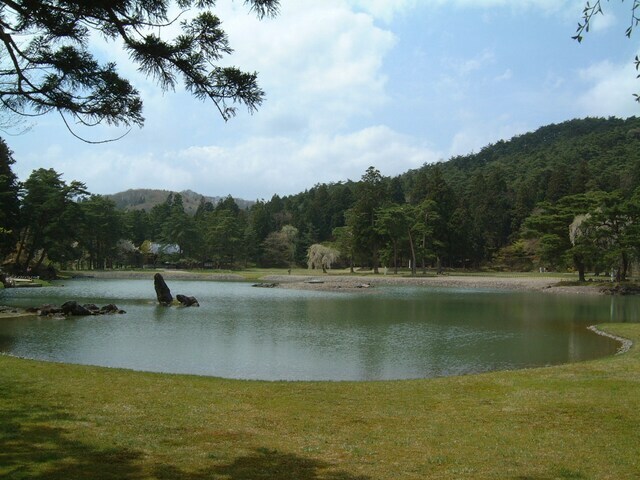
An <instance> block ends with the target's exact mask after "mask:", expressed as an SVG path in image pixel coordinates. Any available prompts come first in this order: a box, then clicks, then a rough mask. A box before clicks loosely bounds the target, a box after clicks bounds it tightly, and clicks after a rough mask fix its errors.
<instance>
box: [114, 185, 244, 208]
mask: <svg viewBox="0 0 640 480" xmlns="http://www.w3.org/2000/svg"><path fill="white" fill-rule="evenodd" d="M176 193H178V194H180V195H181V196H182V201H183V203H184V209H185V211H186V212H187V213H190V214H193V213H195V211H196V210H197V208H198V205H199V204H200V201H201V199H202V198H204V200H205V201H206V202H211V203H213V204H214V205H215V204H217V203H218V202H220V201H221V200H223V199H224V197H209V196H206V195H202V194H199V193H197V192H194V191H192V190H183V191H181V192H172V191H170V190H159V189H149V188H136V189H130V190H126V191H124V192H118V193H114V194H112V195H105V196H106V197H107V198H110V199H111V200H113V201H114V202H115V204H116V207H117V208H118V209H120V210H147V211H149V210H151V209H152V208H153V207H154V206H155V205H158V204H160V203H162V202H164V201H165V200H166V199H167V197H168V196H169V194H174V195H175V194H176ZM234 200H235V202H236V204H237V205H238V207H240V209H242V210H244V209H246V208H249V207H251V205H253V203H255V202H252V201H249V200H243V199H241V198H234Z"/></svg>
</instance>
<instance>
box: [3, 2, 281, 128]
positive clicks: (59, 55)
mask: <svg viewBox="0 0 640 480" xmlns="http://www.w3.org/2000/svg"><path fill="white" fill-rule="evenodd" d="M244 3H245V5H247V6H249V9H250V10H251V11H253V12H254V13H255V14H256V15H257V16H258V17H259V18H264V17H266V16H274V15H276V14H277V13H278V8H279V0H246V1H245V2H244ZM173 5H175V6H177V7H178V8H179V9H180V12H179V13H178V14H177V15H176V16H175V17H174V18H169V14H168V12H169V11H170V7H172V6H173ZM214 6H215V0H154V1H143V0H97V1H93V2H86V1H85V0H43V1H35V0H0V100H1V101H2V104H3V105H5V106H7V107H8V108H9V109H10V110H11V111H13V112H16V113H18V114H20V115H25V116H32V115H40V114H44V113H47V112H49V111H51V110H57V111H58V112H59V113H60V114H61V116H62V118H63V119H65V124H66V125H67V126H69V124H68V122H67V120H66V119H67V117H68V118H69V119H73V121H74V122H76V123H78V124H81V125H85V126H91V125H96V124H99V123H106V124H109V125H115V126H120V125H124V126H132V125H138V126H142V125H143V123H144V118H143V116H142V100H141V98H140V95H139V92H138V91H137V90H136V89H135V88H134V87H133V86H132V85H131V83H130V82H129V81H128V80H127V79H125V78H122V77H121V76H120V75H119V74H118V73H117V69H116V65H115V64H114V63H107V64H104V65H101V64H100V63H99V62H98V61H97V60H96V59H95V58H94V56H93V54H92V53H91V52H90V51H89V49H88V42H89V33H90V32H91V31H95V32H99V33H101V34H102V36H103V37H104V38H105V39H106V40H116V39H120V40H122V41H123V43H124V45H125V49H126V50H127V51H128V52H129V54H130V56H131V59H132V60H133V61H134V63H136V64H137V65H138V67H139V68H140V70H141V71H142V72H143V73H144V74H146V75H148V76H150V77H152V78H153V79H154V80H155V81H156V83H157V84H158V86H159V87H160V88H161V89H162V90H164V91H166V90H173V89H175V87H176V86H177V84H178V81H179V79H180V80H181V82H182V83H183V84H184V86H185V88H186V89H187V91H189V92H190V93H191V94H192V95H194V96H195V97H196V98H199V99H202V100H207V101H212V102H213V104H214V105H215V107H216V109H217V110H218V112H219V113H220V115H221V116H222V118H223V119H224V120H225V121H226V120H228V119H229V118H230V117H232V116H233V115H235V113H236V107H235V105H234V104H243V105H245V106H246V107H247V109H248V111H249V112H250V113H253V112H254V111H255V110H256V109H257V107H258V106H259V105H261V103H262V101H263V100H264V92H263V91H262V90H261V89H260V88H259V86H258V83H257V74H256V73H245V72H242V71H240V70H239V69H237V68H222V67H220V66H218V64H217V63H218V62H219V61H220V60H221V59H222V58H224V56H226V55H230V54H231V53H232V51H233V50H232V49H231V47H230V46H229V42H228V38H227V36H226V33H225V32H224V30H223V29H222V24H221V22H220V20H219V19H218V17H216V16H215V15H214V14H213V12H211V11H210V10H211V9H212V8H213V7H214ZM189 10H191V11H194V13H196V14H195V15H194V17H193V18H192V19H191V20H184V19H183V20H181V21H180V28H181V33H180V34H179V35H177V36H176V37H175V38H172V39H169V40H166V39H163V38H161V36H160V34H159V31H161V30H162V29H163V28H166V27H168V26H170V25H173V24H175V23H176V22H177V21H178V20H179V19H180V18H181V17H182V18H184V14H185V12H187V11H189ZM18 37H20V38H21V40H24V42H22V41H21V42H20V43H21V45H18V42H17V41H16V39H17V38H18Z"/></svg>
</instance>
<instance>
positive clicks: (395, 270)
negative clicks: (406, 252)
mask: <svg viewBox="0 0 640 480" xmlns="http://www.w3.org/2000/svg"><path fill="white" fill-rule="evenodd" d="M393 273H394V274H395V275H397V274H398V241H397V240H394V241H393Z"/></svg>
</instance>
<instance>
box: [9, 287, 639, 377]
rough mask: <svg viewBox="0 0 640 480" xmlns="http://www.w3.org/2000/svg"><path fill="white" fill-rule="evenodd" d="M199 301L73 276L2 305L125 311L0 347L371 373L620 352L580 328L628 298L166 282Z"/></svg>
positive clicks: (237, 369) (323, 373) (156, 365)
mask: <svg viewBox="0 0 640 480" xmlns="http://www.w3.org/2000/svg"><path fill="white" fill-rule="evenodd" d="M170 287H172V289H173V290H174V291H176V292H181V293H182V292H184V293H186V294H189V295H194V296H196V297H197V298H198V299H199V301H200V304H201V307H200V308H190V309H184V308H163V307H158V306H156V305H155V304H154V301H153V298H154V292H153V284H152V282H149V281H145V280H127V281H121V280H119V281H114V280H82V281H80V280H78V281H73V282H68V283H67V285H66V286H65V287H64V288H42V289H37V291H36V289H34V290H31V291H26V290H14V291H5V292H3V293H2V295H3V297H2V298H0V303H7V304H11V305H16V306H27V305H38V304H42V303H62V302H64V301H65V300H68V299H70V298H73V299H76V300H79V301H80V302H83V303H84V302H92V303H97V304H105V303H116V304H118V305H119V306H120V307H121V308H124V309H125V310H126V311H127V312H128V313H127V315H124V316H113V317H83V318H75V319H69V320H51V319H40V318H30V319H16V320H9V321H3V322H0V349H1V350H2V351H7V352H11V353H14V354H16V355H22V356H28V357H34V358H41V359H47V360H57V361H64V362H74V363H85V364H96V365H106V366H114V367H125V368H134V369H138V370H151V371H164V372H174V373H195V374H202V375H215V376H223V377H232V378H251V379H267V380H276V379H289V380H311V379H313V380H378V379H401V378H423V377H433V376H441V375H457V374H464V373H471V372H480V371H486V370H495V369H512V368H522V367H528V366H536V365H548V364H557V363H563V362H568V361H579V360H584V359H589V358H595V357H598V356H602V355H608V354H612V353H614V352H615V350H616V348H617V343H616V342H614V341H612V340H611V339H608V338H604V337H599V336H597V335H595V334H593V333H591V332H588V331H587V330H586V327H587V326H588V325H592V324H594V323H603V322H606V321H609V320H613V321H634V319H637V318H638V317H637V312H638V309H639V308H640V303H639V301H638V300H637V299H630V298H615V299H612V298H609V297H596V298H591V297H589V298H576V297H567V296H554V295H545V294H523V293H506V292H491V291H483V292H471V291H460V290H444V289H420V288H401V289H400V288H379V289H376V290H375V291H374V292H366V293H326V292H300V291H293V290H284V289H256V288H252V287H251V286H249V285H248V284H244V283H218V282H170Z"/></svg>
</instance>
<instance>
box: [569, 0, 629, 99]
mask: <svg viewBox="0 0 640 480" xmlns="http://www.w3.org/2000/svg"><path fill="white" fill-rule="evenodd" d="M622 1H624V0H622ZM602 14H603V10H602V0H596V1H595V2H593V3H591V2H587V3H586V4H585V6H584V9H583V10H582V20H581V21H579V22H578V28H577V29H576V34H575V36H574V37H573V38H574V40H577V41H578V42H582V40H583V39H584V35H585V33H587V32H589V29H590V28H591V22H592V21H593V18H594V17H595V16H596V15H602ZM639 24H640V0H633V2H631V21H630V23H629V26H628V27H627V29H626V31H625V35H626V36H627V38H631V34H632V33H633V30H634V29H635V28H636V27H637V26H638V25H639ZM634 63H635V66H636V70H638V71H640V57H639V56H638V55H636V58H635V60H634ZM638 78H640V75H638ZM633 96H634V97H635V99H636V101H637V102H640V94H637V93H634V94H633Z"/></svg>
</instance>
